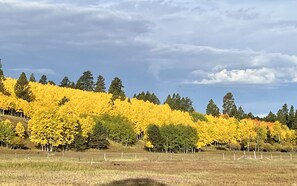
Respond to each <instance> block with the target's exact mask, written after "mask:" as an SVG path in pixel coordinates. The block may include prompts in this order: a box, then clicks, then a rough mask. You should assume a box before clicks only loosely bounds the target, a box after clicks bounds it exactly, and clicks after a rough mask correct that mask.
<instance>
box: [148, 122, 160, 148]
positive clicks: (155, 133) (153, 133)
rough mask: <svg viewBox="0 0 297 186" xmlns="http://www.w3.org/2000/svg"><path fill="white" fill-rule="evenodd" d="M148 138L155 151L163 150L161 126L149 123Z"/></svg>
mask: <svg viewBox="0 0 297 186" xmlns="http://www.w3.org/2000/svg"><path fill="white" fill-rule="evenodd" d="M147 136H148V140H149V141H150V142H151V143H152V145H153V146H154V148H153V149H154V151H161V149H162V136H161V133H160V128H159V127H158V126H157V125H149V126H148V128H147Z"/></svg>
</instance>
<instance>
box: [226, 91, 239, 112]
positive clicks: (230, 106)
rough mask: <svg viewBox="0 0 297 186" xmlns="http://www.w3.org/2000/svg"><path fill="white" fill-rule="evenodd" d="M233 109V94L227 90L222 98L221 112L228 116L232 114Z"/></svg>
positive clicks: (234, 106) (234, 107)
mask: <svg viewBox="0 0 297 186" xmlns="http://www.w3.org/2000/svg"><path fill="white" fill-rule="evenodd" d="M235 109H236V105H235V102H234V98H233V94H232V93H231V92H228V93H227V94H226V95H225V96H224V98H223V114H228V115H229V116H232V115H234V111H235ZM232 112H233V114H232Z"/></svg>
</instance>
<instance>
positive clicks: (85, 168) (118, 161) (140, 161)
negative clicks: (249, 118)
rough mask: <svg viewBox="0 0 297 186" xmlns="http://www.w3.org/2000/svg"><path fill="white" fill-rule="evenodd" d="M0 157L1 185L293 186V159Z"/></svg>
mask: <svg viewBox="0 0 297 186" xmlns="http://www.w3.org/2000/svg"><path fill="white" fill-rule="evenodd" d="M0 152H1V154H0V183H1V185H106V186H108V185H297V154H292V155H290V154H287V153H274V154H272V157H273V159H271V154H269V153H266V154H262V159H256V160H255V159H254V155H253V153H250V154H246V156H245V157H244V156H242V155H243V154H242V152H236V153H235V155H234V153H233V152H225V154H224V156H223V155H222V153H221V152H216V153H215V152H214V153H210V152H203V153H196V154H155V153H112V152H106V151H103V152H99V151H88V152H66V153H62V152H59V153H53V154H47V153H42V152H40V151H21V150H18V151H14V150H7V149H0ZM104 154H105V155H104ZM257 156H258V157H257V158H260V155H259V154H257ZM223 158H224V160H223ZM234 159H235V160H234Z"/></svg>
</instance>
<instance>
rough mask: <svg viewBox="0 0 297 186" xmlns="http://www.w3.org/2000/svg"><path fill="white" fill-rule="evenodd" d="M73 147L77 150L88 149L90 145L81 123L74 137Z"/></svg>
mask: <svg viewBox="0 0 297 186" xmlns="http://www.w3.org/2000/svg"><path fill="white" fill-rule="evenodd" d="M72 147H73V148H74V149H75V150H76V151H83V150H86V149H87V148H88V145H87V143H86V139H85V138H84V137H83V136H82V129H81V125H80V124H78V126H77V134H76V135H75V137H74V141H73V143H72Z"/></svg>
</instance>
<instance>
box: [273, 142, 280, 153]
mask: <svg viewBox="0 0 297 186" xmlns="http://www.w3.org/2000/svg"><path fill="white" fill-rule="evenodd" d="M273 146H274V148H275V150H276V151H281V150H282V145H281V144H278V143H275V144H273Z"/></svg>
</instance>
